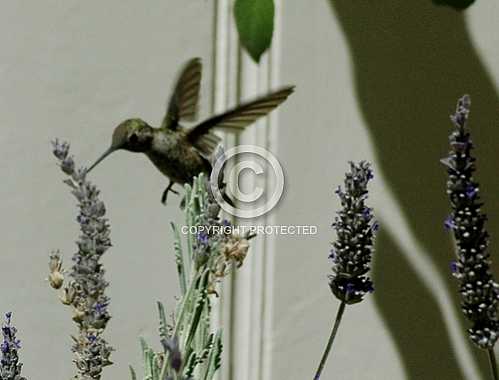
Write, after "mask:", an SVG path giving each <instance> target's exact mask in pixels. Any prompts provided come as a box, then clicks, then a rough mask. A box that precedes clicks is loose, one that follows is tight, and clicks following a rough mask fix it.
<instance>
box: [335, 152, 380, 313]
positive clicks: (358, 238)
mask: <svg viewBox="0 0 499 380" xmlns="http://www.w3.org/2000/svg"><path fill="white" fill-rule="evenodd" d="M372 178H373V175H372V170H371V167H370V165H369V163H367V162H365V161H361V162H360V163H359V164H354V163H353V162H351V163H350V172H348V173H346V176H345V183H344V189H342V188H341V187H338V189H337V190H336V194H337V195H338V196H339V198H340V200H341V206H342V209H341V210H340V211H339V212H338V213H337V214H338V215H337V216H336V217H335V220H334V223H333V228H334V229H335V230H336V237H337V238H336V241H335V242H333V243H332V249H331V251H330V255H329V258H330V259H331V260H332V261H333V264H334V266H333V273H332V274H331V275H330V276H329V278H330V282H329V286H330V287H331V291H332V292H333V294H334V295H335V296H336V297H337V298H338V299H340V300H341V301H343V302H345V303H347V304H354V303H357V302H360V301H362V299H363V297H364V295H365V294H366V293H370V292H372V291H373V290H374V288H373V284H372V281H371V280H370V279H369V277H367V276H366V274H367V272H368V271H369V265H370V263H371V257H372V254H373V252H374V238H375V235H376V232H377V230H378V226H379V225H378V223H377V222H376V221H374V220H373V213H372V209H371V208H369V207H367V206H366V205H365V200H366V198H367V195H368V192H367V184H368V182H369V181H370V180H371V179H372Z"/></svg>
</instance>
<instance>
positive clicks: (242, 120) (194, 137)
mask: <svg viewBox="0 0 499 380" xmlns="http://www.w3.org/2000/svg"><path fill="white" fill-rule="evenodd" d="M293 91H294V86H288V87H284V88H282V89H280V90H278V91H276V92H272V93H270V94H269V95H266V96H263V97H261V98H258V99H256V100H253V101H251V102H248V103H243V104H240V105H239V106H237V107H236V108H234V109H232V110H229V111H227V112H224V113H222V114H220V115H215V116H213V117H211V118H209V119H207V120H205V121H203V122H202V123H200V124H198V125H197V126H195V127H193V128H191V129H189V130H188V131H187V132H186V138H187V140H188V141H189V142H190V143H192V144H193V145H194V146H195V147H196V148H198V149H200V150H202V151H203V150H206V147H205V146H204V145H205V142H206V140H207V139H208V137H209V136H210V135H211V136H215V135H213V134H211V133H209V132H210V130H211V128H226V129H229V130H232V131H240V130H243V129H244V128H246V127H247V126H249V125H251V124H253V122H255V121H256V120H257V119H259V118H260V117H263V116H266V115H267V114H268V113H270V112H271V111H272V110H273V109H275V108H276V107H277V106H279V105H280V104H281V103H282V102H284V101H285V100H286V99H287V98H288V96H289V95H291V93H292V92H293ZM200 144H201V146H200Z"/></svg>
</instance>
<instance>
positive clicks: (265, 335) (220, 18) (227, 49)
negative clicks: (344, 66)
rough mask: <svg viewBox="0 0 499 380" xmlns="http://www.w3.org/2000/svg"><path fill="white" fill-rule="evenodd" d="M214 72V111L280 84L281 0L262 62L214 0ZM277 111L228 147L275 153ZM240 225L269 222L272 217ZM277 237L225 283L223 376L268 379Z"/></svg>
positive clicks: (259, 242)
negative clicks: (255, 59) (247, 49)
mask: <svg viewBox="0 0 499 380" xmlns="http://www.w3.org/2000/svg"><path fill="white" fill-rule="evenodd" d="M214 3H215V5H214V33H213V35H214V41H213V71H212V90H213V94H212V111H213V112H220V111H223V110H224V109H227V108H228V107H232V106H234V105H236V104H237V103H239V102H240V101H244V100H247V99H251V98H254V97H256V96H258V95H261V94H265V93H268V92H269V91H270V90H271V89H273V88H276V87H277V86H278V74H279V70H278V68H279V60H280V59H279V58H280V57H279V48H280V15H281V0H275V7H276V12H275V30H274V36H273V42H272V47H271V49H270V51H268V52H267V53H265V55H264V56H263V57H262V60H261V62H260V64H259V65H256V64H255V63H254V62H253V61H252V60H251V59H250V58H249V56H248V55H247V54H246V53H245V52H244V51H242V49H241V46H240V45H239V40H238V35H237V30H236V26H235V24H234V17H233V0H216V1H215V2H214ZM277 117H278V115H277V112H273V113H272V114H271V116H270V117H268V118H266V119H265V120H261V121H259V122H258V123H257V124H256V125H254V126H252V127H250V128H248V130H246V131H245V132H244V133H242V134H240V135H239V136H230V135H227V136H225V137H224V141H225V144H226V147H230V146H234V145H235V144H245V145H257V146H261V147H264V148H266V149H268V150H270V151H271V152H273V153H274V154H276V153H277V148H278V145H277V141H278V139H277V136H278V132H277V123H278V121H277ZM238 223H239V224H245V223H246V224H247V223H250V224H258V225H269V224H275V223H273V217H272V216H271V215H270V216H263V217H260V218H259V219H258V220H251V221H248V222H244V221H238ZM274 238H275V237H274V236H271V235H267V236H258V237H257V238H255V239H254V240H252V242H251V250H250V252H249V255H248V257H247V258H246V262H245V263H244V266H243V267H242V268H241V269H240V270H238V271H237V272H235V273H234V274H233V275H232V277H231V278H230V279H227V280H228V281H226V282H225V283H224V288H223V289H222V292H223V297H222V298H223V300H220V301H219V303H218V305H217V307H216V309H217V311H216V313H215V318H216V319H217V320H218V321H219V322H220V323H221V325H222V326H223V329H224V345H225V349H224V358H223V365H222V368H223V370H222V371H221V373H220V375H219V379H220V380H257V379H258V380H267V379H268V380H270V379H271V363H272V359H271V357H272V340H273V339H272V303H273V299H272V291H273V283H272V281H273V252H274Z"/></svg>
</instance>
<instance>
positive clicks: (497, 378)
mask: <svg viewBox="0 0 499 380" xmlns="http://www.w3.org/2000/svg"><path fill="white" fill-rule="evenodd" d="M487 353H488V354H489V364H490V372H491V373H492V378H493V379H494V380H499V375H498V372H497V361H496V356H495V355H494V349H492V348H489V349H488V350H487Z"/></svg>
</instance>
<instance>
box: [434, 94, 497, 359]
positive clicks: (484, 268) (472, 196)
mask: <svg viewBox="0 0 499 380" xmlns="http://www.w3.org/2000/svg"><path fill="white" fill-rule="evenodd" d="M470 104H471V102H470V97H469V96H467V95H465V96H463V97H462V98H461V99H459V101H458V103H457V110H456V113H455V114H454V115H452V116H451V120H452V123H453V124H454V127H455V129H454V131H453V132H452V133H451V135H450V136H449V141H450V146H451V150H450V152H449V156H448V157H446V158H444V159H443V160H441V162H442V163H443V164H444V165H445V166H446V168H447V173H448V175H449V179H448V181H447V194H448V195H449V199H450V203H451V214H450V216H449V217H448V219H447V222H446V224H447V225H449V226H451V228H450V230H451V231H452V232H453V234H454V238H455V241H456V245H457V252H456V253H457V259H456V261H455V262H454V264H453V265H452V271H453V275H454V276H455V277H456V278H457V279H458V280H459V288H460V293H461V308H462V310H463V312H464V315H465V316H466V318H468V320H469V321H470V322H471V323H472V325H471V328H470V329H469V330H468V333H469V337H470V339H471V340H472V341H473V343H475V344H476V345H477V346H478V347H479V348H481V349H486V350H489V353H490V352H492V348H493V347H494V344H495V342H496V340H497V338H498V337H499V318H498V310H497V306H498V299H499V285H498V284H497V282H495V280H494V278H493V276H492V273H491V271H490V265H491V261H490V254H489V252H488V245H489V235H488V233H487V231H486V230H485V221H486V220H487V217H486V215H484V214H482V213H481V210H480V207H481V206H482V203H481V202H480V197H479V195H478V189H479V188H478V183H477V182H476V181H474V179H473V173H474V171H475V158H474V157H473V156H472V155H471V151H472V149H473V143H472V141H471V137H470V133H469V131H468V128H467V126H466V122H467V120H468V115H469V112H470Z"/></svg>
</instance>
